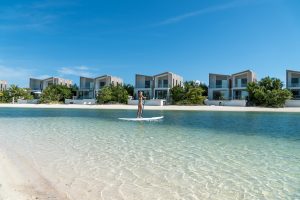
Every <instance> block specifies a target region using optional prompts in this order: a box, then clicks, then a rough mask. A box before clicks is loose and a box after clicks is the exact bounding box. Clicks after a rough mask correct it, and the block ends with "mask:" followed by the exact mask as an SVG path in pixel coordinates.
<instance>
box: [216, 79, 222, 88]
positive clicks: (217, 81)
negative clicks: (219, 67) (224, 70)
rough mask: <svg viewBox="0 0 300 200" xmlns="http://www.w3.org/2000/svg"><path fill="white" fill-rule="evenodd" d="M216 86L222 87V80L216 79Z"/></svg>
mask: <svg viewBox="0 0 300 200" xmlns="http://www.w3.org/2000/svg"><path fill="white" fill-rule="evenodd" d="M216 88H222V80H216Z"/></svg>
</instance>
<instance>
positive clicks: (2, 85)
mask: <svg viewBox="0 0 300 200" xmlns="http://www.w3.org/2000/svg"><path fill="white" fill-rule="evenodd" d="M7 85H8V83H7V81H4V80H0V92H2V91H4V90H6V89H7Z"/></svg>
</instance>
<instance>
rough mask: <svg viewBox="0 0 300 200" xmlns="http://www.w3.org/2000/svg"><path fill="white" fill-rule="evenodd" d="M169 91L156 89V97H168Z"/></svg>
mask: <svg viewBox="0 0 300 200" xmlns="http://www.w3.org/2000/svg"><path fill="white" fill-rule="evenodd" d="M167 97H168V91H167V90H156V91H155V98H156V99H167Z"/></svg>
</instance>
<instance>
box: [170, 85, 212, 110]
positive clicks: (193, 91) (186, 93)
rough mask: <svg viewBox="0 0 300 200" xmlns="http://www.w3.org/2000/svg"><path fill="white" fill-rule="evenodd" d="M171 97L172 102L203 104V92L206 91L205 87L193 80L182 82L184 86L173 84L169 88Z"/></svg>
mask: <svg viewBox="0 0 300 200" xmlns="http://www.w3.org/2000/svg"><path fill="white" fill-rule="evenodd" d="M170 92H171V98H172V103H173V104H200V105H201V104H203V102H204V99H205V98H206V97H205V96H204V95H203V93H205V92H206V93H207V88H206V89H205V86H204V85H203V84H202V85H201V84H197V83H196V82H195V81H188V82H185V83H184V87H182V86H175V87H173V88H172V89H171V90H170Z"/></svg>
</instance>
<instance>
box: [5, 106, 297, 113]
mask: <svg viewBox="0 0 300 200" xmlns="http://www.w3.org/2000/svg"><path fill="white" fill-rule="evenodd" d="M0 108H53V109H59V108H61V109H103V110H136V109H137V106H135V105H123V104H115V105H76V104H0ZM145 110H169V111H223V112H292V113H300V107H285V108H264V107H233V106H177V105H169V106H145Z"/></svg>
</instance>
